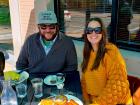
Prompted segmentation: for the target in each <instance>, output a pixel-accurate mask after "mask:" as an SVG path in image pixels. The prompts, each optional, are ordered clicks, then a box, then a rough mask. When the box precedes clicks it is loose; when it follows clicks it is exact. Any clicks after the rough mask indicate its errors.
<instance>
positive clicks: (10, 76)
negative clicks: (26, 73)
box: [4, 71, 20, 80]
mask: <svg viewBox="0 0 140 105" xmlns="http://www.w3.org/2000/svg"><path fill="white" fill-rule="evenodd" d="M19 78H20V74H18V73H17V72H16V71H6V72H4V79H5V80H19Z"/></svg>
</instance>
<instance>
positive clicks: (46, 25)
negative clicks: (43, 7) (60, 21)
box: [39, 24, 56, 30]
mask: <svg viewBox="0 0 140 105" xmlns="http://www.w3.org/2000/svg"><path fill="white" fill-rule="evenodd" d="M39 26H40V28H41V29H42V30H45V29H47V28H49V29H55V28H56V24H49V25H48V24H39Z"/></svg>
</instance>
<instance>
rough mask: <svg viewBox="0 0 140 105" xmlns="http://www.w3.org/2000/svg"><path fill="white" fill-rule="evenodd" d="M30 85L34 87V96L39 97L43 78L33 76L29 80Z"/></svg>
mask: <svg viewBox="0 0 140 105" xmlns="http://www.w3.org/2000/svg"><path fill="white" fill-rule="evenodd" d="M31 83H32V86H33V88H34V96H35V97H36V98H40V97H42V96H43V79H42V78H34V79H32V80H31Z"/></svg>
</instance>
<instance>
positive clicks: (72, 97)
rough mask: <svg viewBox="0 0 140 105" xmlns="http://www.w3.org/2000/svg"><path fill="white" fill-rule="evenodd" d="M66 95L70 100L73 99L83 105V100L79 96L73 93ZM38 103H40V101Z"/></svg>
mask: <svg viewBox="0 0 140 105" xmlns="http://www.w3.org/2000/svg"><path fill="white" fill-rule="evenodd" d="M65 96H66V97H67V98H68V101H70V99H73V100H74V101H75V102H76V103H77V104H78V105H83V102H82V101H81V100H80V99H79V98H77V97H75V96H73V95H65ZM38 105H40V103H39V104H38Z"/></svg>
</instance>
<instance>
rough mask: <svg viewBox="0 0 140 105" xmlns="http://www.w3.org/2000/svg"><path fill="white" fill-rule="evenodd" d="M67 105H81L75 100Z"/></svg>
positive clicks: (71, 100)
mask: <svg viewBox="0 0 140 105" xmlns="http://www.w3.org/2000/svg"><path fill="white" fill-rule="evenodd" d="M67 105H79V104H78V103H77V102H75V101H74V100H73V99H70V101H69V102H68V103H67Z"/></svg>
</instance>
